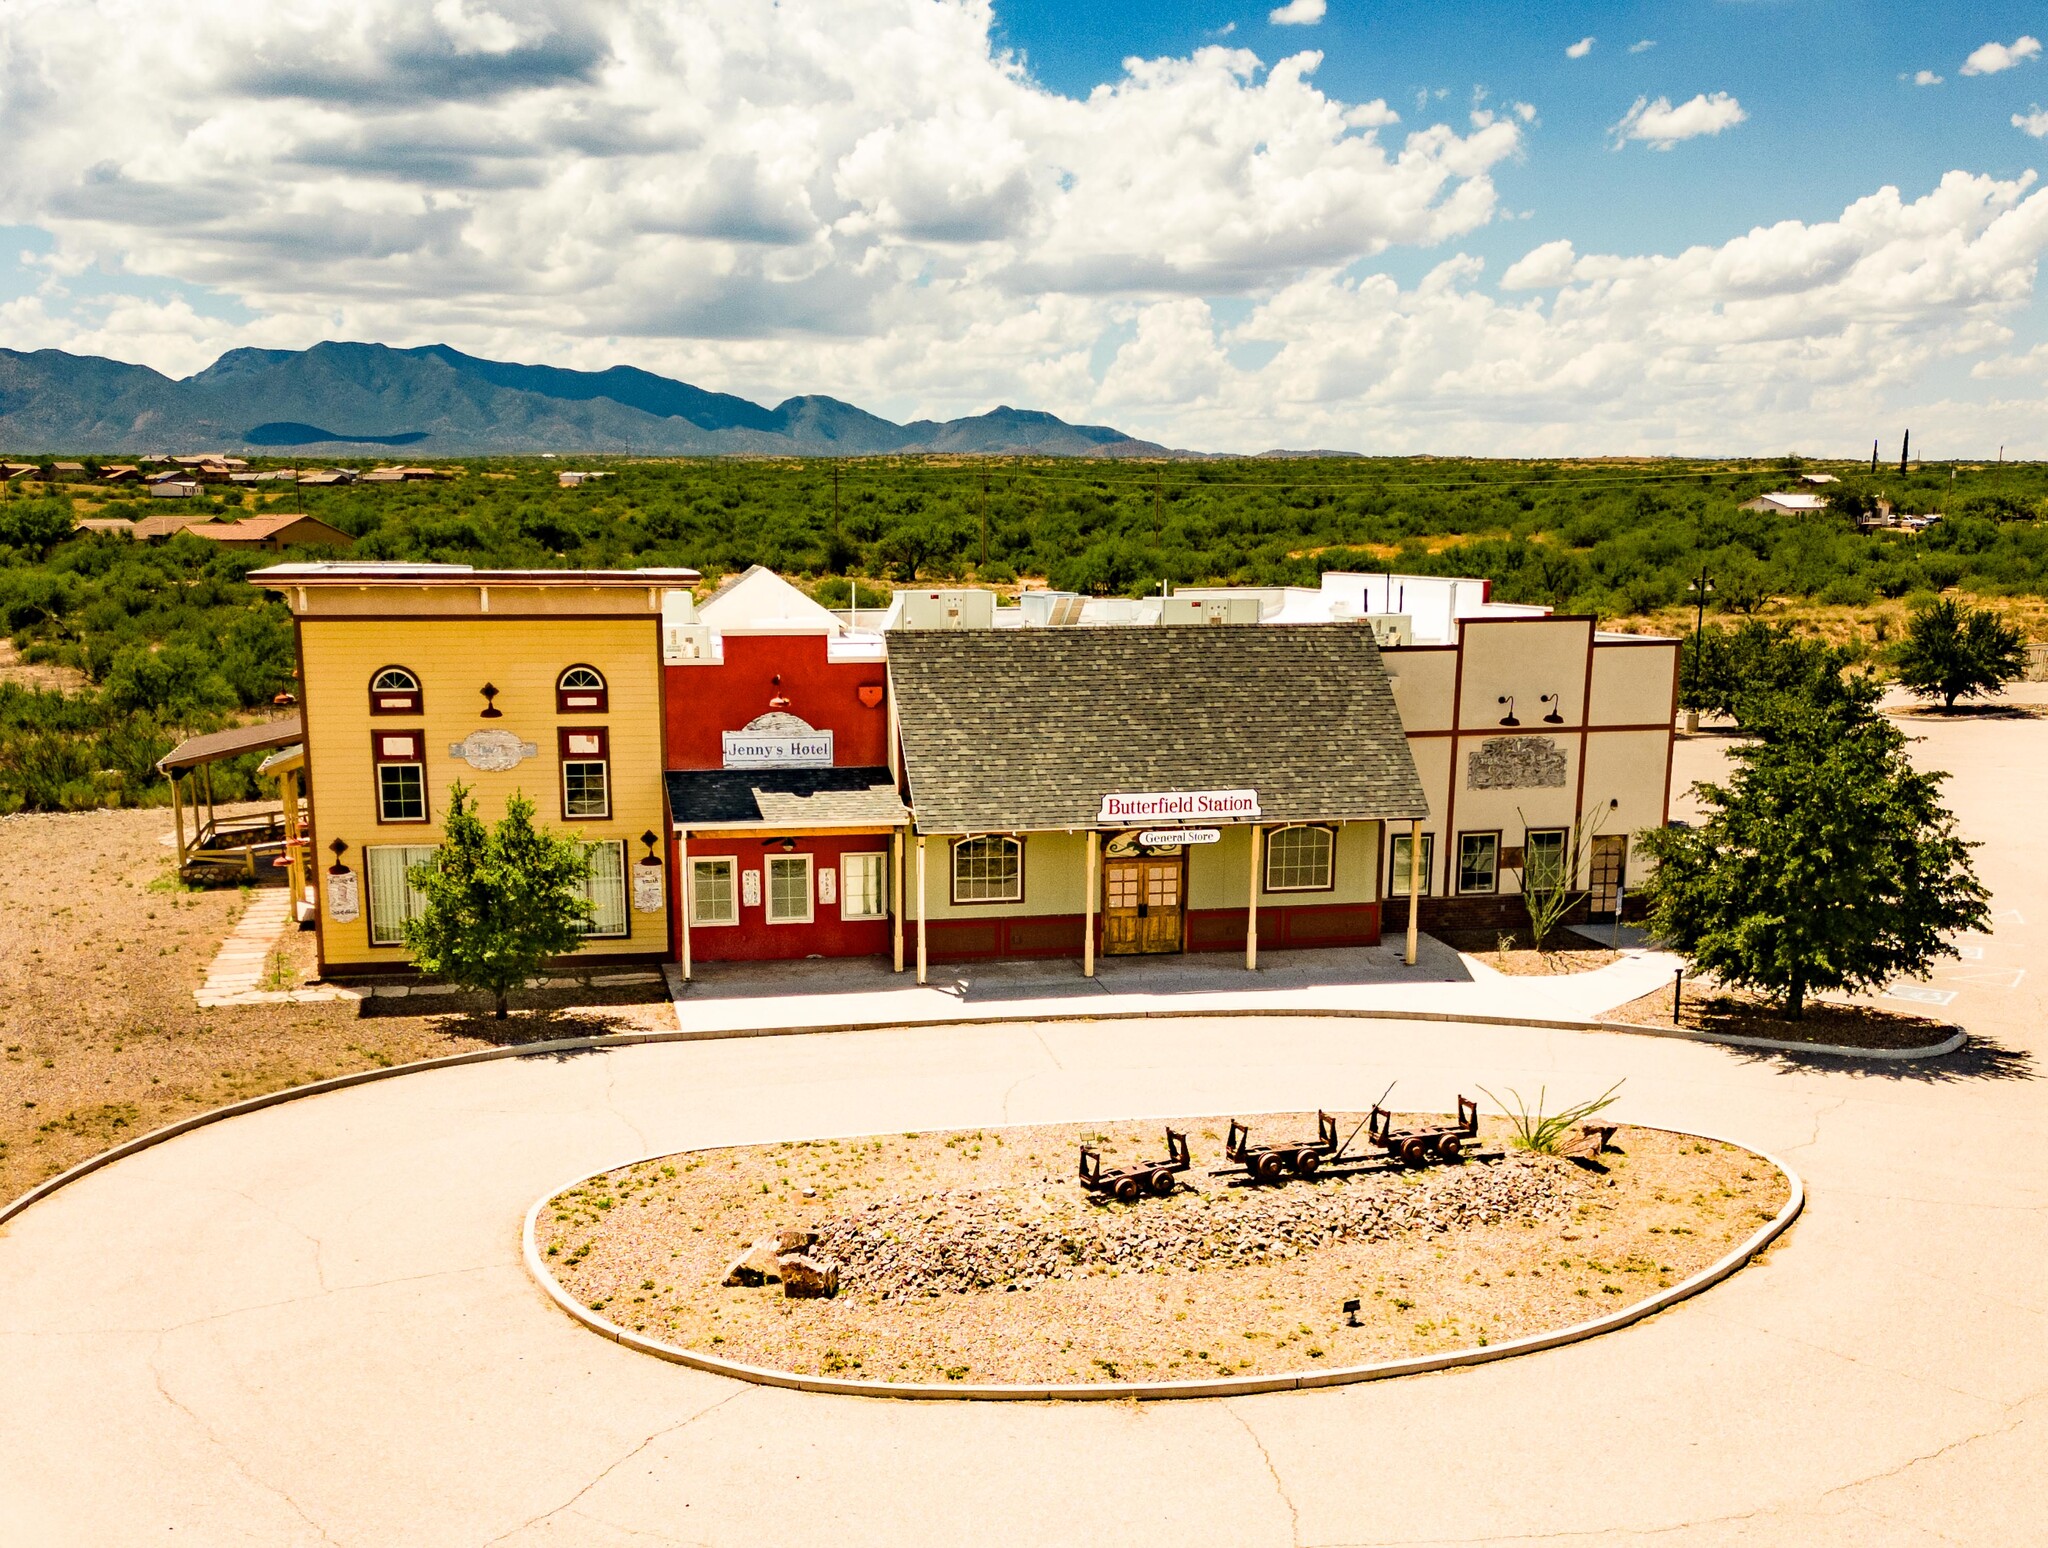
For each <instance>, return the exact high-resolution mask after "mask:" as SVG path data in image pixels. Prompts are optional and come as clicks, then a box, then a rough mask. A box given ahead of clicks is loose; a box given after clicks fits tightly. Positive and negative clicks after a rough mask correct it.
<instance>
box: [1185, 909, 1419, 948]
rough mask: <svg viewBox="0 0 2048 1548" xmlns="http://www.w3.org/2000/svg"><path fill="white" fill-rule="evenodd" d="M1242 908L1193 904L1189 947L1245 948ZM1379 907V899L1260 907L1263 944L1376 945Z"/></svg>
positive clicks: (1378, 928)
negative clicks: (1205, 906) (1195, 905)
mask: <svg viewBox="0 0 2048 1548" xmlns="http://www.w3.org/2000/svg"><path fill="white" fill-rule="evenodd" d="M1247 912H1248V911H1247V910H1245V909H1242V908H1198V909H1190V910H1189V911H1188V917H1187V942H1188V950H1189V951H1243V950H1244V933H1245V918H1246V914H1247ZM1379 943H1380V906H1379V904H1377V903H1321V904H1312V905H1306V906H1304V905H1299V904H1287V905H1282V906H1274V907H1261V908H1260V909H1259V944H1260V945H1261V946H1263V947H1268V948H1284V947H1289V946H1377V945H1379Z"/></svg>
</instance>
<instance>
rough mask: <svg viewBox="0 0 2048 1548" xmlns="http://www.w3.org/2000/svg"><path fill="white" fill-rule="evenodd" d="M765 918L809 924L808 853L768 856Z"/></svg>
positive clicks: (772, 920)
mask: <svg viewBox="0 0 2048 1548" xmlns="http://www.w3.org/2000/svg"><path fill="white" fill-rule="evenodd" d="M768 922H769V923H770V924H809V923H810V922H811V857H810V856H809V855H770V856H769V857H768Z"/></svg>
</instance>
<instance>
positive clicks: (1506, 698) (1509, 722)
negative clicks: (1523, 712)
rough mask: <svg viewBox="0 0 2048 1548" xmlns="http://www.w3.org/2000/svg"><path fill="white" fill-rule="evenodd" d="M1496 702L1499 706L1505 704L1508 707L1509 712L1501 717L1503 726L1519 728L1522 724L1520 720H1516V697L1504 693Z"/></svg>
mask: <svg viewBox="0 0 2048 1548" xmlns="http://www.w3.org/2000/svg"><path fill="white" fill-rule="evenodd" d="M1494 702H1496V703H1498V704H1505V705H1506V706H1507V707H1508V712H1507V713H1506V714H1505V715H1503V716H1501V717H1500V723H1501V724H1502V725H1504V726H1519V725H1520V724H1521V722H1520V721H1519V720H1517V719H1515V696H1514V695H1513V694H1511V693H1504V694H1502V695H1501V696H1500V697H1499V698H1498V699H1497V700H1495V701H1494Z"/></svg>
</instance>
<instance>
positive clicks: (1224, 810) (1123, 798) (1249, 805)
mask: <svg viewBox="0 0 2048 1548" xmlns="http://www.w3.org/2000/svg"><path fill="white" fill-rule="evenodd" d="M1258 815H1259V793H1258V791H1256V790H1149V791H1140V792H1137V793H1134V794H1121V793H1120V794H1113V795H1106V796H1104V797H1103V798H1102V810H1101V811H1100V812H1098V813H1097V814H1096V817H1095V820H1096V821H1097V822H1125V823H1128V822H1161V821H1163V822H1224V821H1235V820H1237V819H1238V818H1242V817H1256V816H1258Z"/></svg>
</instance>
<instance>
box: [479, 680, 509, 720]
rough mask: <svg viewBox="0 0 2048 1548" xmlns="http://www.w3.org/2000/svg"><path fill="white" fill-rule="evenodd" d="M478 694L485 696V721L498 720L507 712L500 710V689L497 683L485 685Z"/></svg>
mask: <svg viewBox="0 0 2048 1548" xmlns="http://www.w3.org/2000/svg"><path fill="white" fill-rule="evenodd" d="M477 692H479V693H481V694H482V695H483V696H484V712H483V715H482V716H481V717H480V718H482V719H484V720H496V719H498V718H499V717H500V716H502V715H503V714H504V713H505V712H504V711H503V710H501V709H499V708H498V688H497V685H496V684H495V683H485V684H484V685H483V687H481V688H479V689H478V690H477Z"/></svg>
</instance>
